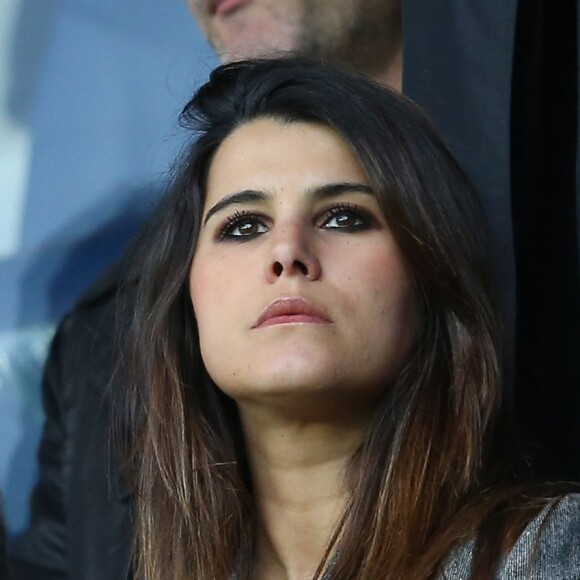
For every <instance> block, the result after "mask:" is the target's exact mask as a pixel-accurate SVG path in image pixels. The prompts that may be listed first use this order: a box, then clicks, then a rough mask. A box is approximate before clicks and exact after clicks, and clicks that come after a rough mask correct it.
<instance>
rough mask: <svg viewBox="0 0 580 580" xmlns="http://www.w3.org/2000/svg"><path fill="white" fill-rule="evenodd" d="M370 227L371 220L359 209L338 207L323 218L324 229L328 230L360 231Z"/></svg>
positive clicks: (331, 209)
mask: <svg viewBox="0 0 580 580" xmlns="http://www.w3.org/2000/svg"><path fill="white" fill-rule="evenodd" d="M369 226H370V219H369V217H368V216H367V215H366V213H365V212H363V211H362V210H360V209H359V208H357V207H351V206H342V205H341V206H336V207H333V208H330V209H329V210H328V211H327V212H326V213H325V214H324V216H323V222H322V227H323V228H324V229H327V230H339V229H340V230H347V231H358V230H363V229H366V228H368V227H369Z"/></svg>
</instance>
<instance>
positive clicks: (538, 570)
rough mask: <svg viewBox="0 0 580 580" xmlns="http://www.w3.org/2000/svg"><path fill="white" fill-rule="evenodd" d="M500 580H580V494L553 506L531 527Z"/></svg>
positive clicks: (503, 566)
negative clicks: (519, 579)
mask: <svg viewBox="0 0 580 580" xmlns="http://www.w3.org/2000/svg"><path fill="white" fill-rule="evenodd" d="M499 577H500V578H502V580H503V578H505V579H506V580H507V579H508V578H530V579H534V580H535V579H538V580H540V579H543V578H546V579H550V580H551V579H554V580H559V579H562V580H564V579H565V580H578V579H580V494H569V495H566V496H564V497H562V498H560V499H557V500H554V501H552V502H550V503H549V504H548V505H547V506H546V507H545V508H544V509H543V510H542V511H541V512H540V513H539V514H538V515H537V516H536V517H535V518H534V519H533V520H532V521H531V522H530V523H529V524H528V526H527V527H526V529H525V530H524V532H523V533H522V535H521V536H520V537H519V538H518V540H517V542H516V543H515V545H514V547H513V548H512V550H511V552H510V553H509V554H508V555H507V557H506V558H505V560H504V562H503V565H502V567H501V574H500V575H499Z"/></svg>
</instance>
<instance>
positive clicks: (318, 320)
mask: <svg viewBox="0 0 580 580" xmlns="http://www.w3.org/2000/svg"><path fill="white" fill-rule="evenodd" d="M330 322H331V321H330V320H329V319H328V317H327V316H325V315H324V314H323V313H322V312H321V311H320V310H318V309H317V308H315V307H314V306H313V305H312V304H310V302H308V301H307V300H304V298H280V299H278V300H275V301H274V302H272V304H270V305H269V306H268V307H267V308H265V309H264V311H263V312H262V314H260V316H259V317H258V320H257V321H256V323H255V324H254V325H253V326H252V328H264V327H266V326H273V325H276V324H299V323H302V324H328V323H330Z"/></svg>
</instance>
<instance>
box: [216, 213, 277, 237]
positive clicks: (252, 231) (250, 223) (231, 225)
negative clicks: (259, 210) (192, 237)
mask: <svg viewBox="0 0 580 580" xmlns="http://www.w3.org/2000/svg"><path fill="white" fill-rule="evenodd" d="M267 231H268V226H266V224H265V223H264V219H263V218H262V217H261V216H258V215H255V214H248V213H244V212H236V213H235V214H234V215H233V216H230V217H229V218H228V219H227V221H226V223H225V224H224V225H223V226H222V227H221V228H220V230H219V232H218V239H219V240H237V241H246V240H251V239H253V238H255V237H257V236H259V235H260V234H264V233H266V232H267Z"/></svg>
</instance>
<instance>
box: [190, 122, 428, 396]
mask: <svg viewBox="0 0 580 580" xmlns="http://www.w3.org/2000/svg"><path fill="white" fill-rule="evenodd" d="M190 288H191V299H192V303H193V308H194V311H195V316H196V318H197V322H198V328H199V336H200V345H201V352H202V356H203V360H204V363H205V365H206V368H207V370H208V372H209V374H210V376H211V377H212V379H213V380H214V382H215V383H216V384H217V385H218V386H219V387H220V388H221V389H222V390H223V391H224V392H225V393H227V394H229V395H230V396H231V397H233V398H234V399H236V400H237V401H238V402H240V401H243V400H254V401H258V402H261V401H268V400H278V401H281V400H284V397H286V398H288V396H290V397H295V396H296V395H298V396H300V397H302V400H304V401H306V399H304V396H306V395H308V394H311V395H312V394H316V395H324V396H325V397H326V398H325V399H323V400H327V401H329V402H330V401H332V402H333V403H337V402H339V401H340V400H344V401H351V402H350V403H348V404H352V401H360V402H365V401H366V402H367V403H370V402H371V401H374V400H375V399H376V396H377V394H379V393H380V392H381V391H382V390H383V389H384V387H385V385H386V384H387V383H388V381H389V380H390V379H392V378H393V376H394V375H395V374H396V373H397V371H398V370H399V369H400V367H401V364H402V363H403V362H404V360H405V359H406V357H407V356H408V354H409V351H410V349H411V347H412V343H413V340H414V336H415V334H416V329H417V318H418V316H417V306H416V300H415V296H414V292H413V289H412V283H411V279H410V276H409V273H408V271H407V268H406V265H405V262H404V261H403V259H402V257H401V254H400V252H399V249H398V248H397V246H396V244H395V241H394V239H393V237H392V235H391V232H390V230H389V227H388V224H387V222H386V220H385V218H384V216H383V215H382V213H381V211H380V209H379V205H378V203H377V200H376V198H375V196H374V194H373V192H372V191H371V189H370V187H369V185H368V181H367V178H366V176H365V173H364V172H363V171H362V169H361V167H360V166H359V164H358V162H357V160H356V159H355V157H354V156H353V154H352V153H351V151H350V149H349V147H348V146H347V144H346V143H345V142H344V141H343V140H342V138H341V137H339V136H338V135H337V134H336V133H335V132H334V131H332V130H330V129H328V128H326V127H324V126H321V125H315V124H308V123H295V124H282V123H281V122H280V121H277V120H272V119H260V120H256V121H252V122H250V123H248V124H246V125H243V126H241V127H240V128H238V129H236V130H235V131H234V132H233V133H232V134H231V135H230V136H229V137H228V138H227V139H226V140H225V141H224V142H223V143H222V145H221V146H220V147H219V149H218V150H217V152H216V155H215V157H214V159H213V162H212V164H211V167H210V171H209V176H208V184H207V198H206V202H205V208H204V214H203V218H202V227H201V231H200V236H199V240H198V245H197V248H196V252H195V257H194V260H193V264H192V267H191V275H190ZM276 398H277V399H276Z"/></svg>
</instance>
